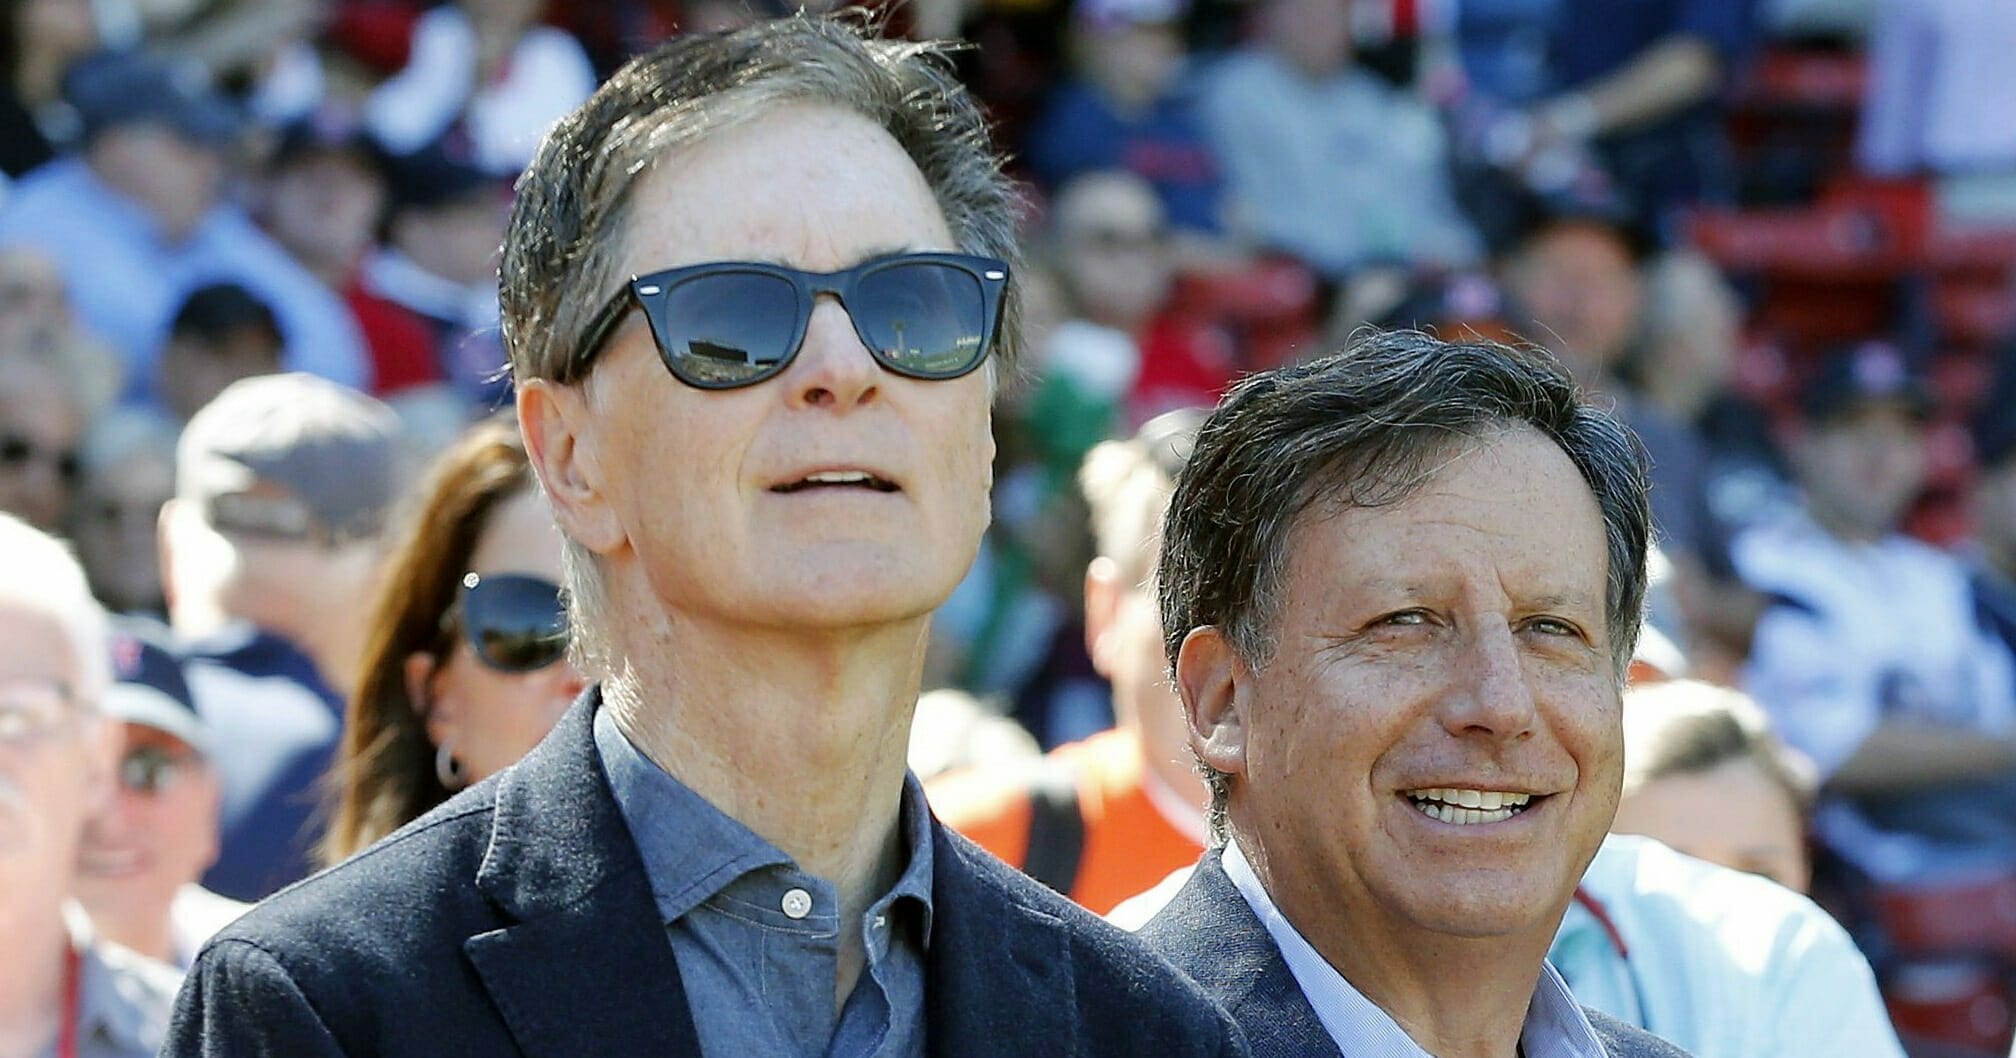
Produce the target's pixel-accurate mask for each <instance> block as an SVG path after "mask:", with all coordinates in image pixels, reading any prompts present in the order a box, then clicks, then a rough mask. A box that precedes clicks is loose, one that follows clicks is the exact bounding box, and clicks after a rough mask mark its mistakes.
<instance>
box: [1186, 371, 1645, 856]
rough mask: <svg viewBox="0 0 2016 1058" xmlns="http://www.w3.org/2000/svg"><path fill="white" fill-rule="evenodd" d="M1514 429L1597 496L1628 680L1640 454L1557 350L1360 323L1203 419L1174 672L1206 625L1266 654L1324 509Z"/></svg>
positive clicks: (1259, 659)
mask: <svg viewBox="0 0 2016 1058" xmlns="http://www.w3.org/2000/svg"><path fill="white" fill-rule="evenodd" d="M1517 426H1527V427H1531V428H1532V429H1535V430H1537V431H1539V432H1540V433H1541V434H1542V435H1544V436H1545V437H1547V438H1548V439H1549V440H1551V441H1553V442H1554V443H1555V444H1557V445H1559V446H1560V447H1561V450H1562V451H1563V452H1564V453H1566V454H1567V456H1568V458H1569V459H1570V461H1572V462H1573V463H1574V464H1575V467H1576V469H1577V470H1579V471H1580V472H1581V474H1582V480H1583V481H1584V482H1586V483H1587V484H1588V485H1589V490H1590V492H1591V493H1593V494H1594V495H1595V498H1596V504H1597V507H1598V508H1599V510H1600V511H1601V513H1602V516H1603V530H1604V537H1605V541H1606V556H1605V557H1606V559H1607V561H1606V566H1605V568H1606V578H1607V580H1606V591H1605V599H1604V604H1605V606H1604V609H1605V617H1606V623H1607V625H1608V632H1609V639H1610V649H1611V653H1612V661H1613V663H1614V668H1615V671H1616V673H1617V678H1618V681H1619V686H1620V687H1621V686H1622V681H1623V679H1624V675H1625V673H1626V672H1627V670H1628V668H1629V663H1630V659H1631V651H1632V647H1633V646H1634V644H1635V643H1636V641H1637V638H1638V626H1639V621H1640V620H1641V618H1642V615H1643V611H1644V605H1645V588H1646V567H1645V561H1646V552H1647V550H1648V548H1649V547H1650V542H1651V541H1650V535H1651V515H1650V513H1649V511H1648V509H1647V506H1646V489H1647V481H1646V461H1645V455H1644V449H1643V448H1642V446H1640V445H1639V443H1638V440H1637V438H1636V437H1635V436H1633V435H1632V433H1631V432H1630V431H1629V430H1628V429H1626V428H1625V427H1624V426H1623V424H1622V423H1620V422H1619V421H1618V420H1617V419H1616V418H1615V417H1614V416H1612V415H1610V414H1609V413H1607V412H1605V411H1603V410H1601V409H1599V408H1597V407H1595V406H1593V405H1591V404H1590V403H1588V402H1587V401H1586V400H1584V399H1582V398H1581V397H1580V396H1578V394H1577V393H1576V390H1575V385H1574V383H1573V382H1572V381H1570V380H1569V377H1568V375H1567V373H1566V372H1565V371H1564V370H1563V369H1562V368H1561V366H1560V364H1559V363H1558V362H1556V361H1555V360H1554V359H1553V357H1551V356H1550V355H1548V354H1547V353H1545V352H1542V351H1540V350H1537V349H1518V348H1512V347H1509V346H1505V345H1500V344H1497V343H1495V342H1485V341H1462V342H1445V341H1442V340H1439V339H1437V338H1434V337H1431V336H1429V335H1426V334H1422V333H1420V332H1418V331H1391V332H1380V331H1365V332H1361V333H1360V334H1358V335H1356V336H1354V337H1353V339H1352V340H1351V342H1350V344H1349V345H1348V346H1347V347H1346V348H1345V349H1344V351H1343V352H1341V353H1338V354H1336V355H1333V356H1329V357H1325V358H1322V359H1319V360H1314V361H1310V362H1308V363H1304V364H1299V365H1295V366H1291V367H1284V368H1279V369H1276V370H1273V371H1268V372H1264V373H1261V374H1257V375H1253V376H1251V377H1249V378H1247V379H1245V380H1243V381H1241V382H1240V383H1239V384H1238V385H1237V386H1235V387H1233V389H1232V391H1231V392H1230V393H1228V394H1226V396H1225V399H1224V400H1223V401H1222V402H1220V404H1219V405H1218V409H1217V410H1216V411H1214V412H1213V413H1212V414H1211V417H1210V418H1209V419H1208V420H1206V421H1205V423H1204V426H1203V428H1202V429H1201V430H1200V431H1199V433H1198V436H1197V443H1196V447H1195V448H1194V449H1193V450H1192V452H1191V455H1190V459H1189V461H1188V463H1186V464H1185V467H1184V470H1183V474H1182V477H1181V479H1180V480H1179V481H1178V483H1177V486H1176V493H1175V495H1174V496H1173V497H1172V499H1171V501H1170V504H1169V513H1168V515H1167V516H1166V517H1165V518H1164V520H1163V525H1162V557H1161V563H1160V565H1159V567H1158V569H1157V585H1158V588H1159V597H1160V604H1161V610H1162V629H1163V635H1164V636H1165V637H1166V640H1165V644H1164V646H1165V649H1166V651H1167V653H1168V658H1169V664H1170V666H1171V669H1172V671H1173V669H1174V666H1175V663H1176V654H1177V651H1178V650H1179V649H1180V648H1181V647H1182V645H1183V638H1184V637H1185V636H1186V635H1188V634H1189V633H1190V631H1191V630H1192V629H1195V628H1199V627H1202V626H1205V625H1211V626H1215V627H1216V628H1218V629H1219V630H1220V631H1221V632H1222V633H1224V635H1225V637H1226V639H1227V640H1228V641H1229V642H1230V643H1231V645H1232V648H1233V649H1234V650H1235V651H1237V652H1238V654H1239V656H1240V657H1241V659H1242V660H1244V661H1245V662H1246V663H1247V664H1248V665H1250V666H1252V667H1254V668H1259V667H1261V666H1263V665H1265V664H1266V663H1267V662H1268V660H1269V659H1270V658H1271V657H1272V654H1273V650H1274V646H1275V644H1274V640H1273V633H1274V621H1275V618H1276V616H1277V612H1278V610H1279V608H1280V604H1281V595H1282V584H1281V578H1282V576H1283V573H1284V571H1285V569H1286V568H1287V565H1288V539H1289V535H1290V533H1291V532H1292V530H1293V529H1294V527H1295V525H1296V524H1297V521H1298V520H1299V519H1300V518H1301V516H1302V514H1303V512H1305V511H1307V510H1308V509H1309V508H1310V507H1311V506H1312V505H1314V504H1318V503H1334V504H1337V505H1340V506H1345V507H1373V506H1380V505H1384V504H1391V503H1398V502H1400V501H1402V500H1405V499H1406V498H1407V497H1408V496H1410V495H1412V494H1413V492H1414V491H1415V490H1416V489H1417V488H1419V487H1420V486H1422V485H1423V484H1425V483H1426V482H1427V481H1428V480H1429V479H1431V478H1432V477H1433V476H1434V474H1435V473H1436V471H1437V470H1438V469H1439V466H1440V465H1441V461H1442V460H1443V458H1444V457H1446V456H1447V455H1448V454H1449V453H1450V452H1451V451H1452V450H1454V449H1455V448H1456V447H1457V446H1458V445H1460V444H1463V443H1465V442H1468V441H1474V440H1477V439H1479V438H1482V437H1485V436H1488V435H1490V434H1492V433H1495V432H1497V431H1499V430H1502V429H1505V428H1507V427H1517ZM1200 767H1202V766H1201V764H1200ZM1202 770H1203V772H1204V778H1205V783H1206V785H1207V786H1209V787H1210V789H1211V824H1212V833H1213V834H1214V835H1222V834H1223V832H1224V814H1225V804H1226V798H1227V795H1228V787H1227V776H1226V775H1225V774H1224V773H1222V772H1218V771H1216V770H1215V769H1211V768H1208V767H1202Z"/></svg>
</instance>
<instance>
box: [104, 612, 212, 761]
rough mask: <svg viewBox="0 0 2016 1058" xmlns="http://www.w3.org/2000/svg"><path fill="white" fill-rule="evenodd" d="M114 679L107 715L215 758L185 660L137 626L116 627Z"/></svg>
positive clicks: (108, 693) (108, 692)
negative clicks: (183, 665)
mask: <svg viewBox="0 0 2016 1058" xmlns="http://www.w3.org/2000/svg"><path fill="white" fill-rule="evenodd" d="M112 678H113V682H112V686H111V688H110V689H108V690H107V691H106V692H105V708H104V713H105V715H107V716H110V717H112V718H113V719H115V720H123V721H125V722H127V723H129V724H139V725H141V726H143V727H151V728H153V729H155V730H156V731H163V732H166V733H168V734H170V735H173V736H175V737H176V738H179V739H181V740H182V741H183V742H186V743H188V744H189V746H190V748H192V749H194V750H195V751H196V752H198V753H201V754H202V755H204V756H206V757H207V756H209V755H210V749H211V746H210V727H209V725H208V724H205V723H204V722H203V716H202V714H201V713H198V712H197V711H196V697H195V695H193V694H191V693H190V692H189V680H188V678H187V677H186V676H185V675H184V674H183V671H182V659H181V658H180V657H178V656H176V654H175V653H174V651H172V650H169V649H168V647H166V646H165V645H163V644H162V642H161V641H160V640H159V638H157V637H156V636H155V635H154V634H152V633H150V632H148V631H146V630H144V629H143V628H142V626H140V625H139V624H138V623H135V622H118V623H116V624H115V625H114V626H113V629H112Z"/></svg>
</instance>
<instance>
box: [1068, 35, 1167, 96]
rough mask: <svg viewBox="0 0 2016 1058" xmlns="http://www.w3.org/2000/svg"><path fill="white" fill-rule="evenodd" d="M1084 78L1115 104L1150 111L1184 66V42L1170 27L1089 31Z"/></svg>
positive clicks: (1085, 38) (1086, 41) (1085, 40)
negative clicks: (1152, 104) (1150, 105)
mask: <svg viewBox="0 0 2016 1058" xmlns="http://www.w3.org/2000/svg"><path fill="white" fill-rule="evenodd" d="M1084 42H1085V44H1084V46H1085V68H1084V70H1083V71H1082V75H1083V76H1085V77H1086V78H1088V79H1089V80H1091V81H1092V82H1093V83H1094V84H1096V85H1098V86H1099V89H1100V91H1101V92H1103V93H1105V95H1106V97H1107V98H1108V99H1109V100H1111V101H1112V102H1114V103H1116V104H1118V105H1120V106H1122V107H1127V108H1133V107H1146V106H1148V105H1149V104H1151V103H1153V102H1155V101H1156V100H1157V99H1160V98H1162V94H1163V93H1164V92H1167V91H1168V90H1169V85H1170V83H1171V82H1173V81H1174V80H1175V79H1176V73H1177V70H1178V69H1179V68H1180V67H1181V65H1182V62H1183V41H1182V38H1181V37H1180V36H1179V35H1178V34H1177V30H1176V27H1175V26H1173V25H1169V24H1166V23H1143V24H1139V25H1134V24H1129V25H1118V26H1111V27H1106V28H1098V29H1094V28H1087V29H1086V30H1085V31H1084Z"/></svg>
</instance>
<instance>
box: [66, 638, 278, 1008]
mask: <svg viewBox="0 0 2016 1058" xmlns="http://www.w3.org/2000/svg"><path fill="white" fill-rule="evenodd" d="M111 652H112V671H113V679H114V682H113V684H112V687H111V689H110V690H109V691H107V692H106V695H105V713H106V715H108V716H110V717H111V718H112V719H113V720H115V721H118V722H119V727H120V731H119V739H118V741H119V757H118V769H117V773H116V779H117V783H116V790H115V792H114V793H113V796H112V800H111V804H110V805H108V806H107V807H106V808H104V809H103V810H101V811H100V812H98V813H97V814H96V815H94V816H93V817H92V819H91V822H90V824H89V825H88V826H86V827H85V830H84V844H83V848H82V850H81V853H80V856H79V869H78V876H77V899H78V901H79V902H80V903H82V904H83V905H84V909H85V910H86V911H88V912H90V914H91V920H92V922H93V924H95V925H96V926H97V927H98V930H99V932H100V933H102V934H103V935H104V936H105V937H106V938H107V939H110V940H113V941H117V942H118V943H120V944H123V945H125V946H126V947H128V948H131V949H133V950H134V951H137V952H139V953H140V954H142V955H145V956H147V957H148V958H151V959H159V960H160V961H162V962H165V963H168V964H170V965H172V966H175V967H177V968H179V969H183V970H187V969H188V968H189V964H190V963H191V962H193V961H195V958H196V949H197V948H200V947H202V945H203V942H204V941H206V940H208V939H210V935H211V934H213V933H215V932H217V931H218V930H220V929H222V928H224V927H225V926H227V925H229V924H230V922H231V920H232V919H234V918H237V917H238V916H239V914H241V913H242V912H244V910H245V907H246V905H244V904H241V903H238V902H237V901H234V900H226V899H225V898H223V897H221V896H218V895H217V894H215V893H212V892H210V891H209V890H207V889H204V888H203V887H202V886H199V885H197V884H196V879H197V878H198V877H200V876H201V875H202V874H203V871H204V870H205V869H206V868H208V867H209V866H210V864H211V862H212V861H214V860H215V859H216V858H217V802H218V792H217V776H216V774H215V773H214V772H212V771H211V769H210V763H209V762H210V758H211V757H212V756H214V755H215V753H216V750H217V746H216V745H215V744H214V742H213V741H212V740H211V737H210V731H209V728H208V727H206V726H205V725H204V723H203V720H202V718H201V717H199V716H197V715H196V702H195V700H194V699H193V698H192V697H191V696H190V694H189V683H188V681H187V680H186V679H184V678H183V673H182V661H181V659H179V658H177V657H176V656H175V655H174V654H173V653H172V652H171V651H170V650H169V649H168V648H167V647H166V646H164V645H163V644H161V643H159V642H156V641H155V640H154V638H153V637H152V636H151V635H149V634H147V633H146V632H145V631H143V630H141V629H140V628H139V627H138V626H136V625H127V626H125V627H121V628H117V629H115V630H114V631H113V634H112V641H111Z"/></svg>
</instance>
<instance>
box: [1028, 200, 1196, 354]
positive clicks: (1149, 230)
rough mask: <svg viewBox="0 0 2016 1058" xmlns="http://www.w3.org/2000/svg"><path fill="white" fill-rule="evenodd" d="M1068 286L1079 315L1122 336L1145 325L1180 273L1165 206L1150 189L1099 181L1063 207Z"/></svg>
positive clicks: (1061, 203)
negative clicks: (1170, 240) (1165, 217)
mask: <svg viewBox="0 0 2016 1058" xmlns="http://www.w3.org/2000/svg"><path fill="white" fill-rule="evenodd" d="M1057 213H1058V221H1057V223H1058V232H1057V237H1058V243H1059V245H1060V247H1061V248H1062V250H1063V254H1062V261H1061V264H1062V265H1063V273H1064V281H1065V283H1066V285H1067V286H1068V288H1069V290H1070V294H1071V300H1072V302H1073V303H1074V304H1075V306H1076V307H1077V309H1078V311H1079V313H1080V314H1081V315H1082V316H1083V317H1084V318H1086V319H1089V320H1091V321H1093V322H1094V323H1101V324H1104V325H1106V326H1108V327H1114V328H1117V329H1119V330H1123V331H1129V332H1132V331H1135V330H1138V329H1139V328H1141V327H1143V326H1145V325H1146V324H1147V323H1148V321H1149V320H1150V319H1152V318H1153V317H1154V315H1155V313H1156V312H1157V311H1159V310H1160V309H1161V308H1162V305H1163V303H1164V302H1165V301H1167V300H1168V298H1169V285H1170V282H1171V280H1172V278H1173V277H1174V275H1175V261H1174V257H1173V255H1172V253H1171V251H1170V243H1169V229H1168V225H1167V224H1166V222H1165V221H1164V220H1163V217H1162V205H1161V203H1160V202H1159V201H1157V200H1156V198H1155V194H1154V192H1153V191H1151V190H1150V189H1149V188H1148V186H1147V185H1146V184H1143V183H1140V182H1139V181H1136V180H1132V179H1107V178H1104V177H1092V178H1090V179H1089V180H1087V181H1084V182H1081V183H1078V184H1075V185H1072V186H1070V187H1067V188H1066V190H1065V193H1064V195H1063V196H1062V198H1061V200H1060V201H1059V203H1058V207H1057Z"/></svg>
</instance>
